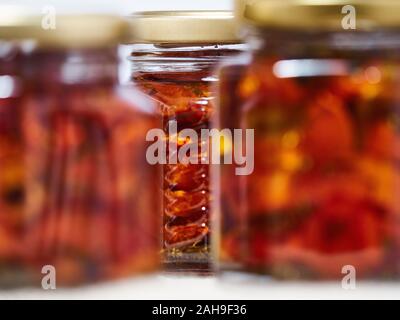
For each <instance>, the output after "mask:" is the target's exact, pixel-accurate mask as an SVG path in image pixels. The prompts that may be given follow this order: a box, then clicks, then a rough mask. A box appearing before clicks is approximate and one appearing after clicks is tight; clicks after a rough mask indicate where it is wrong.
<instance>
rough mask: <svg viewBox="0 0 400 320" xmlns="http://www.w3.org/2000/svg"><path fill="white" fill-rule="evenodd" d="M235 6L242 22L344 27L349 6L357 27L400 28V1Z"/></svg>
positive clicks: (260, 0) (280, 0)
mask: <svg viewBox="0 0 400 320" xmlns="http://www.w3.org/2000/svg"><path fill="white" fill-rule="evenodd" d="M235 6H236V8H235V12H236V14H237V15H239V16H240V17H239V19H240V20H241V21H242V22H244V23H247V24H252V25H255V26H260V27H273V28H285V29H299V28H300V29H314V30H343V29H345V28H343V24H342V22H343V19H344V18H345V16H346V15H347V14H349V13H350V11H348V10H349V8H350V7H349V6H352V7H353V8H354V9H355V11H352V12H355V18H356V19H355V21H356V29H355V30H371V29H379V28H398V27H400V1H399V0H350V1H349V0H236V4H235ZM350 9H351V10H352V8H350Z"/></svg>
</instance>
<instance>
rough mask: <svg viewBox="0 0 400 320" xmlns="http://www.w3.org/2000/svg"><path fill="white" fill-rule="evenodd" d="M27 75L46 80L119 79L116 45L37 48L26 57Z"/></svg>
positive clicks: (78, 82) (72, 82)
mask: <svg viewBox="0 0 400 320" xmlns="http://www.w3.org/2000/svg"><path fill="white" fill-rule="evenodd" d="M24 62H25V63H24V77H25V78H26V79H27V80H28V81H34V82H41V83H46V84H52V83H54V84H63V85H82V84H92V83H96V84H102V83H104V84H113V83H115V82H117V81H118V55H117V50H116V49H73V50H72V49H69V50H62V51H61V50H59V51H54V50H53V51H52V50H49V51H47V50H46V51H45V50H35V51H33V52H31V53H29V54H27V55H25V57H24Z"/></svg>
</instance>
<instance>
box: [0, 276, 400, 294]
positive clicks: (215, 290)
mask: <svg viewBox="0 0 400 320" xmlns="http://www.w3.org/2000/svg"><path fill="white" fill-rule="evenodd" d="M0 299H1V300H3V299H134V300H136V299H140V300H147V299H161V300H163V299H167V300H173V299H177V300H187V299H193V300H205V299H210V300H216V299H227V300H233V299H249V300H252V299H255V300H258V299H267V300H270V299H273V300H275V299H276V300H279V299H400V283H399V282H398V283H390V282H382V283H380V282H358V283H357V286H356V289H354V290H345V289H343V288H342V287H341V283H340V282H327V283H321V282H309V283H298V282H277V281H272V280H269V279H267V278H262V277H248V276H243V275H237V274H230V275H226V276H224V277H222V278H221V277H219V278H216V277H193V276H188V277H183V276H180V277H177V276H170V275H163V274H156V275H149V276H146V277H141V278H133V279H125V280H119V281H114V282H109V283H102V284H96V285H91V286H85V287H79V288H70V289H56V290H52V291H44V290H42V289H16V290H7V291H6V290H3V291H0Z"/></svg>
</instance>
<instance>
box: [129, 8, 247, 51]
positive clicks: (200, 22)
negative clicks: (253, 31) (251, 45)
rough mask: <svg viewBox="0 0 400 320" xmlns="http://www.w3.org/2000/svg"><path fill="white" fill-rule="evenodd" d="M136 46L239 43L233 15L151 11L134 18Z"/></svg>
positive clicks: (136, 14)
mask: <svg viewBox="0 0 400 320" xmlns="http://www.w3.org/2000/svg"><path fill="white" fill-rule="evenodd" d="M130 21H131V36H130V40H131V41H130V42H133V43H156V44H162V43H175V44H182V43H190V44H196V43H238V42H239V40H238V37H237V35H236V27H235V20H234V15H233V13H232V12H231V11H148V12H138V13H135V14H133V15H131V16H130Z"/></svg>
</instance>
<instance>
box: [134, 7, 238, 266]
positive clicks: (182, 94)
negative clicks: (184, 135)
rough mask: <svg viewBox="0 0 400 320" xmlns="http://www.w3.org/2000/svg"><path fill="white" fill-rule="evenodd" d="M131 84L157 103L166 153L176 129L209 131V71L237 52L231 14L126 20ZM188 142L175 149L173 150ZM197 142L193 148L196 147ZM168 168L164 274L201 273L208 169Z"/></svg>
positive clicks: (206, 242) (207, 230)
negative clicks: (129, 25)
mask: <svg viewBox="0 0 400 320" xmlns="http://www.w3.org/2000/svg"><path fill="white" fill-rule="evenodd" d="M132 25H133V30H134V32H133V35H132V37H133V39H134V41H133V42H134V44H133V46H132V55H131V58H132V62H133V64H132V67H133V71H132V79H133V80H134V81H135V83H136V84H137V85H138V86H139V87H140V88H141V89H142V90H143V92H145V93H146V94H147V95H148V96H150V97H151V98H152V99H153V100H154V101H156V102H157V104H158V111H159V113H160V117H161V119H160V123H161V126H162V128H163V130H164V132H165V134H166V139H167V142H168V143H169V144H168V145H167V150H166V153H167V155H169V154H171V153H173V151H172V150H170V146H171V143H173V140H174V138H175V135H174V134H173V133H171V132H169V128H170V125H171V124H172V123H173V122H176V125H177V134H180V133H181V132H182V130H184V129H194V130H195V131H196V132H197V133H199V134H200V131H201V129H208V128H209V127H210V118H211V115H212V114H213V112H214V106H215V95H214V93H213V86H214V84H215V83H216V82H217V81H218V78H217V76H216V74H215V72H214V71H215V66H216V65H217V64H218V63H219V62H220V61H221V60H222V59H224V58H226V57H230V56H232V55H234V54H236V53H238V52H240V50H242V49H243V46H242V45H241V44H240V43H239V41H238V39H237V37H236V35H235V24H234V21H233V15H232V13H231V12H227V11H194V12H190V11H180V12H179V11H178V12H147V13H139V14H136V15H134V16H132ZM190 143H191V142H190V141H189V140H185V141H180V140H178V141H177V143H175V146H174V148H176V149H177V151H176V152H179V150H181V148H183V147H187V145H188V144H190ZM200 143H201V142H200V139H199V147H200ZM198 156H199V164H183V163H179V161H178V162H177V163H175V164H173V163H168V164H165V165H163V166H162V168H163V170H162V171H163V174H162V176H163V177H162V180H163V192H164V197H163V210H162V211H163V214H162V215H163V217H164V228H163V246H164V251H163V252H164V262H165V268H166V269H167V270H169V271H194V272H197V271H199V272H209V271H212V269H213V265H212V263H213V261H212V260H213V259H212V257H211V254H210V236H211V237H212V235H211V234H212V232H211V229H212V227H211V218H210V204H211V203H210V201H211V190H210V182H209V177H210V166H209V165H208V164H205V163H202V161H201V158H203V157H206V156H207V154H205V153H203V154H202V153H201V152H199V155H198Z"/></svg>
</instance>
